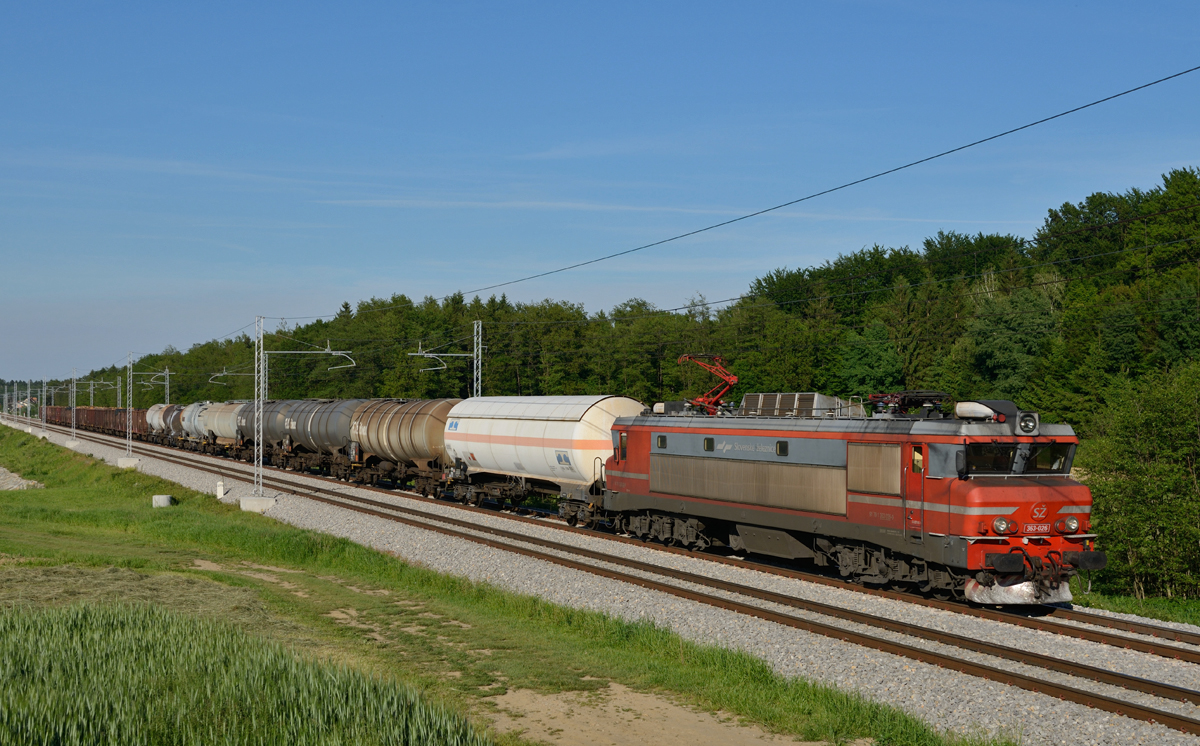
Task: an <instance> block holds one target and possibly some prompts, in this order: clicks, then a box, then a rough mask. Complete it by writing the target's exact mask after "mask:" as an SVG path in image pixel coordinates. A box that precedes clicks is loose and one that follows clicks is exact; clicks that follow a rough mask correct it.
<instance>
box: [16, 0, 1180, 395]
mask: <svg viewBox="0 0 1200 746" xmlns="http://www.w3.org/2000/svg"><path fill="white" fill-rule="evenodd" d="M247 6H250V7H247ZM1197 21H1200V6H1198V5H1197V4H1196V3H1194V2H1179V3H1156V4H1149V3H1142V4H1133V3H1128V2H1124V3H1119V4H1118V3H1074V4H1068V3H1054V4H1050V3H1034V2H1028V3H1002V2H1000V3H949V2H947V3H939V2H926V3H902V2H844V3H797V2H789V3H783V2H780V3H766V2H760V3H736V4H734V3H724V4H717V3H703V2H687V3H683V2H680V3H654V4H650V3H618V2H605V3H594V4H590V5H589V4H582V3H544V4H537V3H503V4H501V3H494V4H471V3H452V2H446V3H422V4H416V3H407V4H405V3H387V4H378V5H368V4H356V5H347V6H345V7H339V8H333V7H331V5H328V4H326V5H316V4H304V3H289V4H278V5H268V4H265V3H260V4H244V3H243V4H233V3H229V4H217V3H202V4H189V5H186V6H185V5H184V4H178V3H176V4H169V3H154V4H150V3H147V4H141V5H137V4H98V3H90V4H79V5H69V4H44V3H43V4H38V3H8V4H6V5H5V6H4V8H3V9H2V10H0V71H2V74H0V277H3V278H6V279H7V281H6V282H3V290H2V291H0V331H2V333H3V338H4V341H5V344H3V345H0V377H4V378H29V377H37V378H40V377H42V376H43V375H47V376H51V377H57V376H62V375H64V374H67V375H69V372H70V368H71V367H72V366H76V367H78V368H79V369H80V370H87V369H89V368H92V367H97V366H103V365H106V364H109V363H111V362H113V361H116V360H118V359H123V358H124V355H125V353H126V351H127V350H135V351H139V352H150V351H158V350H161V349H163V348H164V347H166V346H167V345H175V346H176V347H180V348H186V347H188V346H190V345H191V344H193V343H195V342H199V341H203V340H207V339H211V338H213V337H217V336H220V335H222V334H225V333H227V332H230V331H233V330H234V329H237V328H238V327H241V326H243V325H245V324H248V323H251V322H252V321H253V318H254V316H255V315H256V314H264V315H268V316H281V317H287V318H289V319H298V318H301V317H306V316H313V315H319V314H327V313H331V312H333V311H334V310H336V308H337V307H338V306H339V305H340V304H341V302H342V301H344V300H348V301H350V302H351V303H354V302H356V301H358V300H360V299H364V298H367V297H371V296H388V295H391V294H392V293H394V292H402V293H406V294H409V295H411V296H417V297H421V296H426V295H433V296H442V295H445V294H447V293H450V292H453V291H455V290H469V289H471V288H476V287H481V286H484V285H489V284H492V283H495V282H502V281H505V280H509V279H513V278H515V277H521V276H524V275H526V274H530V273H532V272H535V271H539V270H543V269H550V268H554V267H558V266H561V265H564V264H570V263H573V262H576V261H580V260H586V259H589V258H593V257H595V256H600V255H603V254H608V253H611V252H614V251H620V250H623V249H627V248H631V247H633V246H637V245H640V244H643V243H647V242H649V241H654V240H657V239H661V238H665V237H667V236H670V235H673V234H675V233H679V232H683V231H686V230H691V229H694V228H697V227H701V226H703V225H707V224H709V223H712V222H717V221H719V220H721V219H726V218H728V217H732V216H735V215H737V214H739V213H743V212H747V211H752V210H755V209H759V208H762V207H766V206H769V205H773V204H777V203H779V202H783V201H786V200H789V199H794V198H796V197H800V196H803V195H805V194H808V193H811V192H814V191H817V190H820V189H823V188H827V187H830V186H835V185H837V184H840V183H843V182H845V181H848V180H851V179H854V178H858V177H861V176H865V175H868V174H870V173H873V172H875V171H878V170H881V169H884V168H889V167H893V166H896V165H899V164H902V163H905V162H907V161H910V160H913V159H915V158H920V157H923V156H926V155H930V154H932V153H935V152H938V151H940V150H943V149H946V148H948V147H953V146H955V145H959V144H963V143H965V142H969V141H971V140H975V139H978V138H980V137H985V136H987V135H990V134H994V133H996V132H999V131H1002V130H1005V129H1008V128H1010V127H1013V126H1018V125H1021V124H1024V123H1026V122H1028V121H1032V120H1034V119H1037V118H1040V117H1043V116H1046V115H1049V114H1053V113H1056V112H1058V111H1061V110H1063V109H1066V108H1070V107H1072V106H1075V105H1079V104H1083V103H1087V102H1088V101H1091V100H1094V99H1096V98H1100V97H1102V96H1105V95H1109V94H1112V93H1115V92H1118V91H1121V90H1124V89H1126V88H1129V87H1132V86H1135V85H1138V84H1141V83H1144V82H1147V81H1149V80H1153V79H1155V78H1159V77H1162V76H1165V75H1169V74H1171V73H1174V72H1177V71H1179V70H1182V69H1184V68H1188V67H1192V66H1194V65H1197V64H1200V44H1198V43H1197V41H1196V33H1195V32H1196V29H1197V25H1198V24H1197ZM1198 115H1200V73H1195V74H1192V75H1190V76H1186V77H1184V78H1181V79H1178V80H1175V81H1171V82H1169V83H1165V84H1163V85H1161V86H1157V87H1155V88H1153V89H1150V90H1147V91H1143V92H1140V93H1137V94H1134V95H1131V96H1129V97H1126V98H1123V99H1120V100H1118V101H1115V102H1112V103H1109V104H1105V105H1103V106H1101V107H1097V108H1094V109H1091V110H1088V111H1086V112H1083V113H1080V114H1077V115H1073V116H1071V117H1069V118H1066V119H1063V120H1059V121H1056V122H1053V123H1050V124H1047V125H1043V126H1041V127H1038V128H1036V129H1034V130H1030V131H1026V132H1023V133H1020V134H1017V135H1014V136H1011V137H1009V138H1005V139H1003V140H1001V141H998V142H993V143H989V144H987V145H984V146H981V147H978V148H975V149H972V150H970V151H967V152H964V153H960V154H957V155H954V156H951V157H948V158H946V159H943V160H940V161H937V162H935V163H931V164H927V165H924V166H920V167H918V168H915V169H912V170H909V171H906V172H903V173H900V174H896V175H893V176H889V177H886V178H883V179H880V180H878V181H875V182H871V183H869V184H866V185H862V186H859V187H854V188H852V189H848V190H846V191H843V192H839V193H837V194H834V195H829V196H827V197H822V198H819V199H816V200H813V201H811V202H807V203H804V204H803V205H800V206H797V207H795V208H790V209H787V210H783V211H780V212H779V213H775V214H772V215H770V216H766V217H763V218H760V219H756V220H753V221H747V222H744V223H740V224H738V225H736V226H732V227H729V228H725V229H722V230H719V231H714V232H711V233H707V234H704V235H703V236H700V237H697V238H693V239H688V240H685V241H681V242H678V243H674V244H670V245H668V246H664V247H660V248H656V249H651V250H648V251H645V252H642V253H639V254H634V255H632V256H628V257H624V258H621V259H617V260H613V261H610V262H605V263H603V264H600V265H595V266H592V267H590V268H588V269H586V270H579V271H574V272H571V273H566V274H561V275H557V276H554V277H552V278H547V279H543V280H538V281H532V282H528V283H523V284H519V285H515V286H512V287H509V288H506V291H507V293H508V295H509V297H510V298H511V299H514V300H520V301H533V300H540V299H543V298H555V299H564V300H571V301H575V302H581V303H584V304H585V305H586V307H587V308H588V309H589V310H598V309H601V308H610V307H612V306H613V305H615V304H617V303H619V302H622V301H624V300H626V299H628V298H630V297H642V298H646V299H648V300H650V301H652V302H654V303H656V304H658V305H659V306H662V307H672V306H677V305H680V304H682V303H684V302H686V301H687V299H688V298H690V297H693V296H696V295H697V294H703V295H705V296H706V297H708V298H710V299H715V298H726V297H730V296H736V295H737V294H738V293H740V292H743V291H744V290H745V289H746V287H747V285H748V284H749V282H750V281H751V280H753V278H755V277H757V276H760V275H762V274H764V273H766V272H768V271H770V270H772V269H774V268H777V267H782V266H789V267H796V266H806V265H811V264H818V263H821V262H823V261H825V260H827V259H831V258H833V257H835V256H837V255H838V254H839V253H847V252H851V251H855V250H857V249H859V248H861V247H863V246H869V245H872V244H875V243H879V244H882V245H885V246H903V245H910V246H918V245H920V243H921V241H922V239H923V238H924V237H925V236H928V235H930V234H933V233H936V232H937V231H938V230H958V231H964V232H972V233H973V232H978V231H984V232H1002V233H1015V234H1019V235H1030V234H1031V233H1032V232H1033V231H1034V230H1035V229H1036V227H1037V226H1038V225H1040V223H1041V221H1042V219H1043V218H1044V216H1045V214H1046V210H1047V208H1049V207H1052V206H1056V205H1059V204H1062V203H1063V202H1065V201H1068V200H1070V201H1078V200H1080V199H1082V198H1083V197H1085V196H1086V195H1087V194H1089V193H1091V192H1094V191H1124V190H1126V189H1128V188H1130V187H1134V186H1139V187H1143V188H1146V187H1151V186H1153V185H1154V184H1155V183H1157V182H1158V181H1159V177H1160V175H1161V174H1162V173H1163V172H1165V171H1167V170H1169V169H1171V168H1174V167H1179V166H1196V165H1200V127H1198V126H1197V124H1196V123H1197V122H1198V121H1200V116H1198Z"/></svg>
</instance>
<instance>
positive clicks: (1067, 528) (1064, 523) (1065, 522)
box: [1054, 515, 1079, 534]
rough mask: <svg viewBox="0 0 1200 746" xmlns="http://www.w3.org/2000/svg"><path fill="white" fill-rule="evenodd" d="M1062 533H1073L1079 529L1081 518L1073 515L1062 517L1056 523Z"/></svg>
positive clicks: (1055, 525)
mask: <svg viewBox="0 0 1200 746" xmlns="http://www.w3.org/2000/svg"><path fill="white" fill-rule="evenodd" d="M1054 527H1055V528H1056V529H1058V532H1059V533H1060V534H1073V533H1075V532H1076V531H1078V530H1079V519H1078V518H1076V517H1075V516H1073V515H1069V516H1067V517H1066V518H1062V519H1060V520H1059V521H1058V522H1057V523H1055V524H1054Z"/></svg>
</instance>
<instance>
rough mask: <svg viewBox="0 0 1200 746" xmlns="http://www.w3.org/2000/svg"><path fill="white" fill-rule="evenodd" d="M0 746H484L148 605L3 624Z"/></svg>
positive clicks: (461, 723) (46, 613) (396, 702)
mask: <svg viewBox="0 0 1200 746" xmlns="http://www.w3.org/2000/svg"><path fill="white" fill-rule="evenodd" d="M0 739H3V741H4V742H5V743H17V744H138V743H155V744H168V743H169V744H181V745H184V744H187V745H189V746H190V745H191V744H196V745H197V746H198V745H200V744H204V745H205V746H208V745H209V744H217V743H229V744H264V745H266V744H279V745H280V746H301V745H306V744H372V745H373V744H380V745H382V744H422V745H424V744H428V745H429V746H435V745H437V746H440V745H441V744H446V745H447V746H450V745H451V744H453V745H454V746H484V745H485V744H488V743H490V742H491V741H490V739H487V738H485V737H484V736H482V735H481V734H479V733H477V732H476V731H475V729H474V728H473V727H472V726H471V724H470V723H469V722H467V720H466V719H465V718H463V717H462V716H461V715H458V714H455V713H452V712H449V711H447V710H445V709H444V708H440V707H436V706H431V705H430V704H428V703H426V702H425V701H423V699H422V698H421V697H420V696H419V695H418V694H417V692H416V691H415V690H413V689H412V688H410V687H406V686H402V685H398V684H396V683H394V682H389V681H385V680H382V679H379V678H375V677H369V676H366V675H364V674H362V673H361V672H359V671H356V670H353V669H349V668H346V667H339V666H333V665H330V664H324V663H318V662H314V661H311V660H305V659H303V658H300V657H297V656H296V655H295V654H294V653H293V652H291V651H289V650H287V649H285V648H284V647H283V646H281V645H279V644H272V643H264V641H263V640H261V639H256V638H253V637H250V636H248V635H247V634H246V633H244V632H242V631H241V630H239V629H237V628H235V627H233V626H232V625H229V624H223V623H219V622H214V621H211V620H202V619H199V618H197V617H194V616H188V615H183V614H179V613H177V612H172V611H167V610H165V609H162V608H161V607H154V606H130V605H113V606H86V605H85V606H68V607H64V608H58V609H30V608H28V607H17V608H13V609H8V610H5V611H2V612H0Z"/></svg>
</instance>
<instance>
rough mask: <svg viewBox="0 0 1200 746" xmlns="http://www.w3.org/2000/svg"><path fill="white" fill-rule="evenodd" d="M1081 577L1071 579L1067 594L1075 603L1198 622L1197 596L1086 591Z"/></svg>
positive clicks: (1189, 622) (1169, 619)
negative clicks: (1125, 594)
mask: <svg viewBox="0 0 1200 746" xmlns="http://www.w3.org/2000/svg"><path fill="white" fill-rule="evenodd" d="M1087 588H1088V584H1087V580H1086V579H1085V578H1080V577H1076V578H1072V579H1071V595H1073V596H1074V597H1075V605H1076V606H1087V607H1089V608H1093V609H1104V610H1105V611H1115V612H1118V613H1121V614H1137V615H1138V616H1144V617H1149V618H1151V619H1161V620H1163V621H1165V622H1182V623H1184V624H1195V625H1200V599H1194V598H1185V599H1179V598H1144V599H1139V598H1136V597H1135V596H1123V595H1113V594H1107V593H1101V592H1099V591H1095V590H1093V591H1091V592H1088V589H1087Z"/></svg>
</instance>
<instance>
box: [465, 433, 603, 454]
mask: <svg viewBox="0 0 1200 746" xmlns="http://www.w3.org/2000/svg"><path fill="white" fill-rule="evenodd" d="M446 440H457V441H461V442H463V443H491V444H493V445H502V446H534V447H535V448H561V449H563V450H571V449H574V450H578V451H611V450H612V447H613V445H612V441H611V440H583V439H579V440H572V439H571V438H530V437H525V436H519V435H482V434H473V433H456V432H448V433H446Z"/></svg>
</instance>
